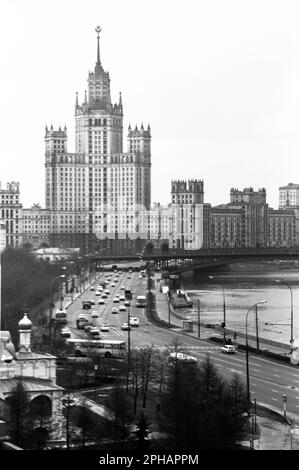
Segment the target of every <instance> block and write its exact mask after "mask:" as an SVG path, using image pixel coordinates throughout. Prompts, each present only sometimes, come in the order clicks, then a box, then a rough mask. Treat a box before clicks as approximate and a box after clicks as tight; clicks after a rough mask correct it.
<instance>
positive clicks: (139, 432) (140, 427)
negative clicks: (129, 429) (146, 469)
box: [134, 411, 150, 453]
mask: <svg viewBox="0 0 299 470" xmlns="http://www.w3.org/2000/svg"><path fill="white" fill-rule="evenodd" d="M134 433H135V434H136V438H137V443H136V449H137V450H138V451H139V452H140V453H143V452H144V451H146V450H147V448H148V442H147V441H146V438H147V437H148V435H149V433H150V429H149V425H148V422H147V419H146V416H145V415H144V413H143V411H142V412H141V414H140V416H139V418H138V421H137V425H136V431H134Z"/></svg>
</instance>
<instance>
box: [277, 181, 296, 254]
mask: <svg viewBox="0 0 299 470" xmlns="http://www.w3.org/2000/svg"><path fill="white" fill-rule="evenodd" d="M279 209H281V210H293V211H294V213H295V218H296V240H295V243H296V245H299V184H294V183H289V184H288V185H286V186H281V187H280V188H279Z"/></svg>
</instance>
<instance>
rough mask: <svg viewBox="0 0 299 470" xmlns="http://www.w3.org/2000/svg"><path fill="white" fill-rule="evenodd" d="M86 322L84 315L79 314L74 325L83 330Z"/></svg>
mask: <svg viewBox="0 0 299 470" xmlns="http://www.w3.org/2000/svg"><path fill="white" fill-rule="evenodd" d="M87 324H88V319H87V317H86V316H84V315H79V317H78V318H77V320H76V326H77V328H78V330H84V328H85V326H86V325H87Z"/></svg>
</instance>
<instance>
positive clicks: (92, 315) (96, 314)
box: [90, 310, 99, 318]
mask: <svg viewBox="0 0 299 470" xmlns="http://www.w3.org/2000/svg"><path fill="white" fill-rule="evenodd" d="M90 316H91V318H99V312H97V311H96V310H92V312H91V315H90Z"/></svg>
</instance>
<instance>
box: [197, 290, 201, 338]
mask: <svg viewBox="0 0 299 470" xmlns="http://www.w3.org/2000/svg"><path fill="white" fill-rule="evenodd" d="M197 327H198V337H199V338H200V300H199V299H198V300H197Z"/></svg>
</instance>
